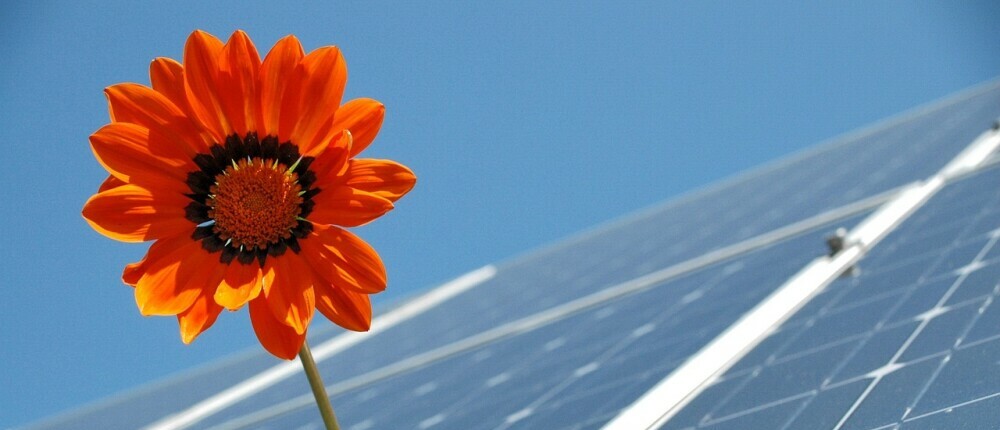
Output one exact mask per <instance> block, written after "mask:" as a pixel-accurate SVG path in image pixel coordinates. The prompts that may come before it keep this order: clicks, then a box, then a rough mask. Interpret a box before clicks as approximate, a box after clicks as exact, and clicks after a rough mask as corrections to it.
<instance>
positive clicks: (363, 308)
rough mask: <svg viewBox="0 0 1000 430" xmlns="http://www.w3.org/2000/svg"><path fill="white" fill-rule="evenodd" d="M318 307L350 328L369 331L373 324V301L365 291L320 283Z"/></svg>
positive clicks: (333, 319)
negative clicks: (347, 289) (346, 289)
mask: <svg viewBox="0 0 1000 430" xmlns="http://www.w3.org/2000/svg"><path fill="white" fill-rule="evenodd" d="M316 309H319V311H320V312H321V313H322V314H323V315H324V316H326V317H327V318H329V319H330V321H333V322H334V323H335V324H337V325H339V326H341V327H343V328H346V329H348V330H354V331H368V329H370V328H371V326H372V303H371V300H370V299H369V298H368V295H367V294H364V293H358V292H354V291H345V290H343V289H340V288H337V287H335V286H332V285H328V284H320V285H318V286H317V287H316Z"/></svg>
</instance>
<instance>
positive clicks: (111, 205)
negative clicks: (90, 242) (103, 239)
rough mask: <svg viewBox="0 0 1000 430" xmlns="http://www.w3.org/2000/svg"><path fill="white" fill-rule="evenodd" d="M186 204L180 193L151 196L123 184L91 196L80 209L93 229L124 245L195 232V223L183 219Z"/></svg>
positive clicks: (186, 201) (132, 186)
mask: <svg viewBox="0 0 1000 430" xmlns="http://www.w3.org/2000/svg"><path fill="white" fill-rule="evenodd" d="M189 202H190V199H188V198H187V197H185V196H184V195H181V194H173V193H163V192H161V193H155V194H154V193H152V192H151V191H150V190H148V189H146V188H143V187H140V186H138V185H134V184H126V185H122V186H120V187H116V188H112V189H110V190H106V191H103V192H100V193H98V194H95V195H94V196H92V197H91V198H90V200H87V203H86V204H85V205H84V206H83V217H84V218H86V219H87V222H88V223H89V224H90V226H91V227H93V228H94V230H97V231H98V232H99V233H101V234H103V235H105V236H108V237H110V238H112V239H117V240H120V241H123V242H144V241H147V240H153V239H159V238H163V237H168V236H177V235H182V236H188V235H189V234H190V233H191V232H192V231H193V230H194V224H193V223H192V222H191V221H188V220H187V219H185V218H184V207H185V206H186V205H187V204H188V203H189Z"/></svg>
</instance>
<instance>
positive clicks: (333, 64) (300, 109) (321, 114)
mask: <svg viewBox="0 0 1000 430" xmlns="http://www.w3.org/2000/svg"><path fill="white" fill-rule="evenodd" d="M346 84H347V63H346V62H345V61H344V56H343V55H341V54H340V49H338V48H337V47H336V46H324V47H322V48H319V49H317V50H315V51H313V52H310V53H309V55H306V56H305V58H303V59H302V61H301V62H299V65H298V66H297V67H296V68H295V71H294V72H293V73H292V75H291V79H290V80H289V82H288V86H287V87H285V94H284V97H282V99H281V118H280V122H279V124H278V140H280V141H282V142H284V141H286V140H291V141H292V142H293V143H295V144H297V145H299V151H300V152H302V153H306V152H309V150H310V149H311V148H312V147H313V146H315V145H317V144H319V142H323V141H329V140H330V139H332V138H333V137H334V136H335V135H336V134H339V133H340V132H341V130H343V129H337V130H335V129H334V128H333V117H334V114H336V113H337V108H338V107H340V99H341V97H343V95H344V86H345V85H346Z"/></svg>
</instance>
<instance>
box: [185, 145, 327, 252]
mask: <svg viewBox="0 0 1000 430" xmlns="http://www.w3.org/2000/svg"><path fill="white" fill-rule="evenodd" d="M193 161H194V163H195V164H197V165H198V170H193V171H190V172H188V175H187V181H186V182H187V185H188V188H190V189H191V193H189V194H186V195H187V196H188V197H189V198H190V199H191V202H190V203H188V205H187V206H186V207H185V208H184V217H185V218H187V219H188V220H189V221H191V222H192V223H193V224H194V231H192V232H191V239H192V240H197V241H201V247H202V248H203V249H205V250H206V251H208V252H212V253H215V252H218V253H219V261H221V262H222V263H224V264H231V263H232V262H233V261H238V262H239V263H240V264H251V263H252V262H253V261H254V260H256V261H257V262H258V263H259V264H260V266H261V267H264V261H265V260H267V258H268V257H279V256H281V255H283V254H284V253H285V251H287V250H291V251H292V252H294V253H296V254H297V253H299V251H300V250H301V248H300V247H299V240H301V239H305V238H306V237H308V236H309V233H311V232H312V229H313V228H312V223H311V222H309V220H308V219H307V217H308V216H309V214H310V213H311V212H312V209H313V206H314V205H315V203H314V202H313V201H312V198H313V197H314V196H316V194H318V193H319V192H320V191H321V190H320V189H319V188H317V187H315V186H314V185H315V182H316V174H315V173H314V172H313V171H312V170H310V169H309V166H310V165H311V164H312V162H313V158H312V157H304V156H301V155H299V149H298V147H297V146H295V145H294V144H292V143H291V142H284V143H279V142H278V139H277V138H275V137H274V136H264V138H263V139H258V138H257V134H256V133H247V135H246V136H243V137H240V136H237V135H235V134H234V135H230V136H227V137H226V141H225V142H224V143H222V144H215V145H212V147H211V148H209V151H208V152H207V153H203V154H197V155H195V157H194V160H193Z"/></svg>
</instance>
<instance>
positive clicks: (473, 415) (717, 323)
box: [199, 217, 858, 430]
mask: <svg viewBox="0 0 1000 430" xmlns="http://www.w3.org/2000/svg"><path fill="white" fill-rule="evenodd" d="M857 219H858V218H857V217H855V218H852V219H850V220H844V221H841V222H840V223H837V224H835V225H831V226H827V227H823V228H820V229H818V230H816V231H813V232H810V233H807V234H804V235H801V236H799V237H797V238H794V239H790V240H788V241H786V242H782V243H778V244H775V245H772V246H770V247H766V248H763V249H760V250H757V251H755V252H752V253H749V254H745V255H743V256H741V257H737V258H734V259H732V260H730V261H724V262H720V263H717V264H715V265H711V266H708V267H706V268H704V269H702V270H699V271H697V272H694V273H691V274H688V275H685V276H683V277H680V278H677V279H673V280H669V281H666V282H663V283H661V284H658V285H655V286H653V287H652V288H650V289H647V290H644V291H642V292H638V293H634V294H632V295H629V296H625V297H621V298H618V299H614V300H609V301H607V302H603V303H601V304H600V305H598V306H595V307H593V308H592V309H588V310H586V311H582V312H579V313H575V314H572V315H567V316H566V317H564V318H562V319H560V320H558V321H555V322H552V323H550V324H547V325H544V326H541V327H538V328H535V329H533V330H531V331H528V332H525V333H522V334H518V335H516V336H513V337H509V338H506V339H502V340H498V341H495V342H491V343H488V344H485V345H482V346H480V347H477V348H473V349H470V350H467V351H464V352H462V353H460V354H457V355H454V356H451V357H448V358H445V359H441V360H436V361H433V362H431V363H428V364H426V365H422V366H417V367H414V368H412V369H409V370H408V371H406V372H403V373H400V374H397V375H395V376H392V377H388V378H384V379H379V380H375V381H372V383H371V384H368V385H366V386H364V387H362V388H358V389H351V390H347V391H345V392H340V393H336V394H334V395H333V403H334V405H336V408H337V410H338V415H339V416H340V417H341V419H342V421H343V422H344V424H345V426H344V427H345V428H347V429H349V428H352V426H360V427H361V428H364V427H365V426H368V427H369V428H379V429H381V428H385V429H412V428H434V429H438V428H441V429H463V430H464V429H469V430H474V429H484V430H489V429H508V428H509V429H584V428H599V427H600V425H602V424H604V423H606V422H607V421H608V420H610V419H611V418H612V417H614V416H615V415H616V414H617V413H618V412H619V411H620V410H621V409H622V408H624V407H625V406H628V405H629V404H631V403H632V402H633V401H634V400H635V399H636V398H637V397H638V396H639V395H641V394H642V393H643V392H645V391H646V390H648V389H649V388H650V387H651V386H652V385H654V384H655V383H656V382H658V381H659V380H660V379H662V378H663V377H664V376H666V375H667V374H668V373H669V372H670V371H672V370H673V369H675V368H676V367H677V366H678V365H680V364H681V363H682V362H683V361H684V360H685V359H686V358H687V357H689V356H690V355H691V354H693V353H694V352H696V351H698V350H699V349H700V348H702V347H703V346H704V345H705V344H706V343H707V342H708V341H710V340H711V339H713V338H715V337H716V336H717V335H718V334H719V333H720V332H721V331H722V330H724V329H725V328H727V327H728V326H729V325H731V324H732V323H733V322H734V321H735V320H736V319H737V318H739V317H740V316H741V315H742V314H743V313H745V312H746V311H748V310H749V309H750V308H752V307H753V306H754V305H755V304H756V303H758V302H759V301H760V300H761V299H763V298H764V297H765V296H766V295H767V294H769V293H771V292H772V291H773V290H774V289H775V288H777V287H778V286H780V285H781V284H782V283H783V282H784V281H785V280H786V279H787V278H788V277H789V276H791V275H792V274H794V273H795V272H797V271H798V270H800V269H801V267H802V266H803V265H805V264H806V263H807V262H808V261H810V260H812V259H813V258H816V257H817V256H820V255H823V254H824V253H825V251H826V250H825V247H826V245H825V243H824V240H823V237H824V236H825V235H827V234H829V233H830V232H831V231H832V230H833V229H834V228H835V227H837V226H847V227H849V226H851V225H853V224H854V223H855V222H856V220H857ZM293 385H294V386H293ZM282 387H285V389H286V390H287V391H285V392H283V393H282V392H278V391H276V390H275V391H273V392H271V394H272V395H275V397H274V399H275V400H277V399H279V398H284V399H287V398H289V397H295V396H299V395H303V394H306V393H307V391H306V390H308V388H307V386H306V385H305V381H303V380H301V379H298V380H296V381H295V384H287V385H282ZM390 405H391V406H390ZM252 407H255V405H254V403H250V402H248V403H245V404H241V405H239V406H237V407H234V408H233V409H232V410H231V411H227V413H226V414H224V415H220V416H217V417H213V418H212V419H209V420H206V421H204V422H202V423H201V426H199V428H205V427H209V426H211V425H220V424H225V423H224V422H222V421H221V420H222V419H225V418H233V417H240V416H244V415H246V414H249V413H252V412H254V410H253V409H251V408H252ZM317 423H318V416H317V412H316V410H315V406H313V405H311V404H308V403H307V404H305V405H304V406H303V407H300V408H297V409H295V410H292V411H289V412H287V413H284V414H281V415H278V416H275V417H272V418H270V419H267V420H264V421H262V422H256V423H253V424H251V425H249V426H247V427H240V428H258V429H263V428H275V429H278V428H299V427H300V426H305V425H313V424H317ZM219 428H232V427H228V426H225V425H223V426H222V427H219Z"/></svg>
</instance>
